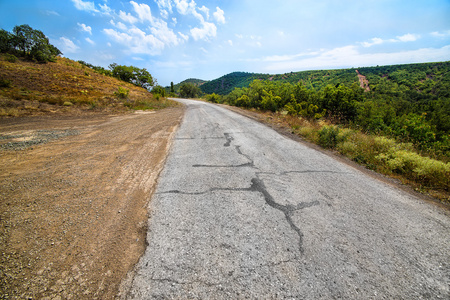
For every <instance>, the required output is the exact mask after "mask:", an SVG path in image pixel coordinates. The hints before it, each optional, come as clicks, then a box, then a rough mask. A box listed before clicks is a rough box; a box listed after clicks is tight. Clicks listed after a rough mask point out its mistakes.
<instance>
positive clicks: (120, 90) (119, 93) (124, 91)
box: [114, 86, 130, 99]
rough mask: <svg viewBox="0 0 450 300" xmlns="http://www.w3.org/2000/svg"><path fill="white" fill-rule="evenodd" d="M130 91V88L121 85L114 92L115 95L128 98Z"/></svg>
mask: <svg viewBox="0 0 450 300" xmlns="http://www.w3.org/2000/svg"><path fill="white" fill-rule="evenodd" d="M129 93H130V90H128V89H126V88H123V87H121V86H119V88H118V89H117V92H114V95H116V96H117V97H119V98H121V99H126V98H128V94H129Z"/></svg>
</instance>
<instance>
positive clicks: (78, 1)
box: [72, 0, 99, 12]
mask: <svg viewBox="0 0 450 300" xmlns="http://www.w3.org/2000/svg"><path fill="white" fill-rule="evenodd" d="M72 2H73V4H74V5H75V7H76V9H78V10H84V11H91V12H99V11H98V10H97V9H96V8H95V3H94V2H89V1H86V2H84V1H82V0H72Z"/></svg>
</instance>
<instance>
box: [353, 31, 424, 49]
mask: <svg viewBox="0 0 450 300" xmlns="http://www.w3.org/2000/svg"><path fill="white" fill-rule="evenodd" d="M419 38H420V35H418V34H411V33H407V34H404V35H401V36H397V38H396V39H388V40H383V39H381V38H377V37H375V38H372V39H370V42H362V43H360V44H361V45H362V46H363V47H365V48H368V47H372V46H374V45H381V44H384V43H386V42H389V43H397V42H414V41H416V40H418V39H419Z"/></svg>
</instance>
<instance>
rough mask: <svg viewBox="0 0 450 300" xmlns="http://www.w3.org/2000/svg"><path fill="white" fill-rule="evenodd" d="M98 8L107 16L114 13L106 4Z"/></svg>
mask: <svg viewBox="0 0 450 300" xmlns="http://www.w3.org/2000/svg"><path fill="white" fill-rule="evenodd" d="M98 6H100V9H101V11H102V13H103V14H105V15H111V13H112V12H113V11H112V9H111V8H110V7H109V6H108V5H106V4H103V5H102V4H99V5H98Z"/></svg>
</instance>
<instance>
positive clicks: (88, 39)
mask: <svg viewBox="0 0 450 300" xmlns="http://www.w3.org/2000/svg"><path fill="white" fill-rule="evenodd" d="M85 40H86V42H88V43H89V44H91V45H95V42H94V41H93V40H91V39H90V38H85Z"/></svg>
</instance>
